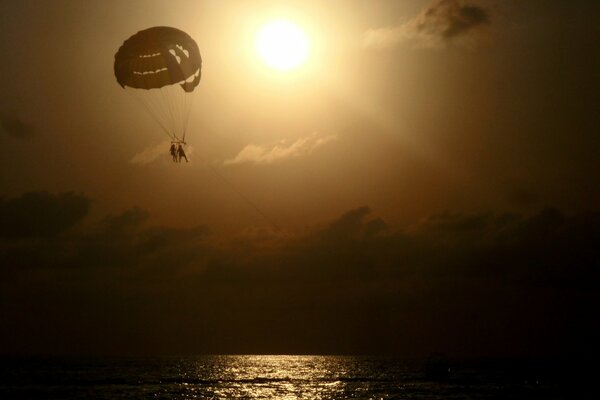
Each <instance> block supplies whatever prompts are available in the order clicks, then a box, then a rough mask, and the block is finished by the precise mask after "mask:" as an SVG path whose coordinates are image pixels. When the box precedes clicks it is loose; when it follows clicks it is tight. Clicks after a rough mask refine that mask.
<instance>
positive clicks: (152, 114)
mask: <svg viewBox="0 0 600 400" xmlns="http://www.w3.org/2000/svg"><path fill="white" fill-rule="evenodd" d="M125 91H126V92H127V93H129V94H130V95H131V96H133V98H134V99H135V100H136V101H137V102H138V103H139V104H141V105H142V107H143V108H144V109H145V110H146V112H148V114H150V117H152V119H153V120H154V121H155V122H156V123H157V124H158V125H159V126H160V127H161V129H162V130H163V131H164V132H165V133H166V134H167V135H168V136H171V134H170V133H169V129H168V128H167V127H166V126H165V125H164V123H163V121H161V119H160V118H159V117H158V116H157V115H156V114H155V113H156V112H157V111H156V107H152V106H151V105H150V104H149V103H150V101H142V99H141V98H140V96H139V95H138V92H137V90H125Z"/></svg>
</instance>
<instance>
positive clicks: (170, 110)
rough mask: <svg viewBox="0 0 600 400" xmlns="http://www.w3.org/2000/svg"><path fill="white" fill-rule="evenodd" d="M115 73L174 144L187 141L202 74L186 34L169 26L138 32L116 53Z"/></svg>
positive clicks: (200, 66)
mask: <svg viewBox="0 0 600 400" xmlns="http://www.w3.org/2000/svg"><path fill="white" fill-rule="evenodd" d="M114 72H115V77H116V79H117V82H118V83H119V85H121V87H123V88H124V89H126V90H127V91H128V92H130V93H132V94H133V95H134V97H136V99H137V100H138V101H139V102H140V103H141V104H142V106H143V107H144V108H146V110H147V111H148V112H149V113H150V115H151V116H152V117H153V118H154V120H155V121H156V122H157V123H158V124H159V125H160V126H161V128H162V129H163V130H164V131H165V133H166V134H167V135H169V136H170V137H171V140H172V141H174V142H185V134H186V130H187V121H188V117H189V111H190V108H191V101H192V95H193V93H194V91H195V89H196V87H197V86H198V84H199V83H200V77H201V72H202V58H201V57H200V50H199V49H198V45H197V44H196V42H195V41H194V40H193V39H192V38H191V37H190V36H189V35H188V34H187V33H185V32H183V31H181V30H179V29H176V28H171V27H166V26H156V27H153V28H148V29H145V30H142V31H139V32H138V33H136V34H135V35H133V36H131V37H130V38H129V39H127V40H125V42H123V45H122V46H121V47H120V48H119V50H118V51H117V53H116V54H115V65H114Z"/></svg>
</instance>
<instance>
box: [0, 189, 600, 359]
mask: <svg viewBox="0 0 600 400" xmlns="http://www.w3.org/2000/svg"><path fill="white" fill-rule="evenodd" d="M32 198H34V199H37V200H35V201H33V200H31V199H32ZM36 202H37V203H36ZM89 202H90V200H89V199H87V198H85V196H82V195H73V194H69V193H63V194H57V195H49V194H47V193H29V194H26V195H23V196H22V197H19V198H16V199H8V200H4V203H3V204H4V205H6V204H10V207H8V208H3V209H2V216H3V218H6V215H8V214H9V213H17V214H18V215H26V214H27V213H28V212H30V211H31V209H32V204H33V203H36V204H40V205H41V207H42V208H43V209H44V210H46V211H49V210H52V211H53V212H57V215H59V216H61V217H55V220H54V222H53V225H54V224H57V225H58V226H59V227H60V228H55V229H54V230H53V231H51V232H48V231H46V230H44V229H41V228H37V229H39V230H35V229H34V228H30V230H29V231H28V232H27V235H25V234H24V233H22V232H21V233H16V232H13V231H10V230H9V231H5V232H3V235H2V236H0V278H1V279H0V315H2V316H3V318H2V320H3V322H2V324H1V325H0V353H10V352H17V353H36V352H48V351H52V352H57V353H69V352H80V353H86V354H97V353H101V354H131V353H135V354H199V353H238V354H246V353H281V352H285V353H287V354H290V353H310V354H319V353H323V352H328V353H332V352H333V353H346V354H347V353H362V354H364V353H383V354H390V353H395V354H401V355H407V356H423V355H427V354H429V353H430V352H432V351H444V352H446V353H448V354H456V355H476V356H480V355H490V354H496V355H498V354H500V355H529V354H551V353H552V354H554V353H556V354H558V355H560V354H563V355H564V354H589V352H590V351H592V350H591V349H593V348H594V346H596V347H597V337H598V335H599V334H600V331H599V329H598V326H597V324H596V317H595V316H596V314H597V306H598V304H600V296H599V295H598V290H597V285H598V284H597V282H598V280H599V279H600V271H599V270H598V268H597V266H598V250H597V249H598V243H600V213H597V212H596V213H582V214H576V215H566V214H563V213H562V212H560V211H558V210H556V209H552V208H546V209H543V210H541V211H540V212H538V213H536V214H534V215H531V216H523V215H518V214H506V213H494V212H487V213H479V214H461V213H451V212H443V213H438V214H434V215H431V216H430V217H428V218H426V219H424V220H423V221H422V222H421V223H420V224H419V225H418V226H416V227H413V228H412V229H410V230H408V229H403V228H401V227H394V226H391V225H389V224H387V223H386V222H385V221H383V220H382V219H381V218H378V217H376V216H374V215H373V213H372V211H371V210H370V209H369V207H366V206H363V207H358V208H356V209H353V210H348V211H347V212H345V213H342V214H341V215H340V216H339V217H337V218H335V219H333V220H331V221H330V222H329V223H327V224H325V225H323V226H319V227H313V228H312V229H309V230H306V231H303V232H287V233H286V234H285V235H283V234H281V233H278V232H273V231H270V230H265V229H254V230H248V231H246V232H243V233H242V234H239V235H235V236H232V237H218V236H216V235H214V234H212V233H211V232H210V230H209V229H207V228H206V227H203V226H198V227H195V228H186V229H181V228H173V227H165V226H148V225H147V218H148V213H147V212H145V211H144V210H140V209H138V208H132V209H130V210H126V211H124V212H123V213H121V214H117V215H110V216H107V217H106V218H104V219H102V220H100V221H98V222H89V223H87V224H86V225H85V227H79V228H78V229H71V228H72V227H73V226H74V224H75V223H77V222H82V219H83V218H84V216H85V214H86V210H87V207H82V205H85V204H89ZM3 207H5V206H3ZM3 226H4V225H3ZM42 226H46V225H45V223H44V224H42ZM24 238H25V239H27V240H24ZM32 326H35V327H36V329H32V328H31V327H32ZM40 331H43V332H44V335H41V336H40V335H39V332H40Z"/></svg>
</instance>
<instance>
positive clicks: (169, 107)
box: [159, 86, 179, 140]
mask: <svg viewBox="0 0 600 400" xmlns="http://www.w3.org/2000/svg"><path fill="white" fill-rule="evenodd" d="M170 89H171V88H170V86H163V87H161V88H160V89H159V90H160V94H161V97H162V103H163V105H164V110H166V112H167V113H168V117H167V121H170V122H171V124H170V128H171V132H170V133H171V134H170V136H171V137H172V138H174V139H176V140H178V139H179V138H178V137H177V131H176V129H177V126H176V121H175V117H174V116H173V104H171V101H170V98H169V90H170Z"/></svg>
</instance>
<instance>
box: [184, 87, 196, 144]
mask: <svg viewBox="0 0 600 400" xmlns="http://www.w3.org/2000/svg"><path fill="white" fill-rule="evenodd" d="M193 103H194V92H192V93H188V92H185V95H184V113H185V118H184V119H183V141H184V142H185V134H186V133H187V128H188V122H189V121H190V111H191V110H192V104H193Z"/></svg>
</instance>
